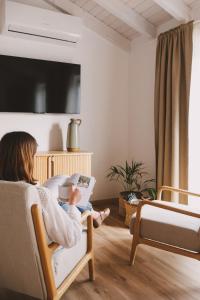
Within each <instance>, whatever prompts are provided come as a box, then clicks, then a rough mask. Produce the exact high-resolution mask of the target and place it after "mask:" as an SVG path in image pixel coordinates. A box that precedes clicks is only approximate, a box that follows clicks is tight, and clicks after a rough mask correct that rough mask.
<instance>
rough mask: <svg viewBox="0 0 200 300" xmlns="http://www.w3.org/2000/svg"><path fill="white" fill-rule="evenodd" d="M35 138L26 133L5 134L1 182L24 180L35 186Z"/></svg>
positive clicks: (1, 145) (0, 156) (0, 145)
mask: <svg viewBox="0 0 200 300" xmlns="http://www.w3.org/2000/svg"><path fill="white" fill-rule="evenodd" d="M36 150H37V142H36V140H35V138H34V137H33V136H32V135H30V134H29V133H27V132H24V131H13V132H9V133H7V134H5V135H4V136H3V137H2V139H1V140H0V180H7V181H19V180H24V181H26V182H28V183H31V184H35V183H36V182H35V180H34V178H33V167H34V155H35V153H36Z"/></svg>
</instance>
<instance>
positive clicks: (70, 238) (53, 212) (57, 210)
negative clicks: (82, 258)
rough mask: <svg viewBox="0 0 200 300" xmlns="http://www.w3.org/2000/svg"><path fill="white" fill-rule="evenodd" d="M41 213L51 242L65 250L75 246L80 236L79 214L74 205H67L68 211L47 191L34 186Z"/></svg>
mask: <svg viewBox="0 0 200 300" xmlns="http://www.w3.org/2000/svg"><path fill="white" fill-rule="evenodd" d="M36 188H37V190H38V192H39V196H40V201H41V206H42V212H43V219H44V223H45V227H46V231H47V235H48V237H49V239H50V240H51V241H54V242H56V243H58V244H60V245H62V246H63V247H65V248H71V247H73V246H75V245H76V244H77V243H78V242H79V241H80V240H81V236H82V225H81V223H80V221H81V213H80V211H79V210H78V209H77V208H76V206H75V205H69V209H68V211H67V212H66V211H64V209H63V208H61V207H60V205H59V204H58V202H57V199H54V197H53V196H52V195H51V192H50V190H49V189H47V188H45V187H41V186H36Z"/></svg>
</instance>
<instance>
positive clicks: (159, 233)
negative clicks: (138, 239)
mask: <svg viewBox="0 0 200 300" xmlns="http://www.w3.org/2000/svg"><path fill="white" fill-rule="evenodd" d="M156 202H157V203H161V204H164V205H168V206H174V207H178V208H180V209H184V210H188V211H193V212H197V210H196V208H195V209H193V208H191V207H189V206H186V205H182V204H178V203H174V202H166V201H159V200H156ZM135 220H136V214H134V215H133V216H132V219H131V223H130V232H131V234H134V223H135ZM140 234H141V236H142V237H143V238H147V239H150V240H155V241H159V242H161V243H165V244H169V245H173V246H176V247H180V248H183V249H187V250H190V251H195V252H200V219H198V218H194V217H191V216H187V215H183V214H180V213H177V212H173V211H169V210H165V209H161V208H158V207H154V206H149V205H144V206H143V208H142V212H141V232H140Z"/></svg>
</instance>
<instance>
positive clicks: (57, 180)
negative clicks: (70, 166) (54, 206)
mask: <svg viewBox="0 0 200 300" xmlns="http://www.w3.org/2000/svg"><path fill="white" fill-rule="evenodd" d="M95 183H96V180H95V178H94V177H90V176H84V175H81V174H78V173H75V174H73V175H72V176H66V175H58V176H53V177H51V178H49V179H48V180H47V181H46V182H45V183H44V184H43V186H44V187H46V188H48V189H49V190H50V191H51V193H52V195H53V197H54V198H55V199H57V200H61V201H63V202H65V201H68V199H69V197H70V193H71V186H72V185H73V186H75V187H77V188H78V189H79V191H80V194H81V199H80V201H79V202H78V203H77V206H86V205H87V204H88V202H89V200H90V196H91V194H92V192H93V188H94V185H95Z"/></svg>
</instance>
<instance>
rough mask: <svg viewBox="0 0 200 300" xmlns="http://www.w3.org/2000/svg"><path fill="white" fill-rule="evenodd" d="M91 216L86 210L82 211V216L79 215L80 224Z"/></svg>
mask: <svg viewBox="0 0 200 300" xmlns="http://www.w3.org/2000/svg"><path fill="white" fill-rule="evenodd" d="M89 216H91V212H90V211H89V210H86V211H84V212H83V213H82V214H81V223H83V222H85V220H86V219H87V218H88V217H89Z"/></svg>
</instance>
